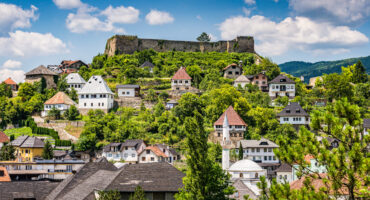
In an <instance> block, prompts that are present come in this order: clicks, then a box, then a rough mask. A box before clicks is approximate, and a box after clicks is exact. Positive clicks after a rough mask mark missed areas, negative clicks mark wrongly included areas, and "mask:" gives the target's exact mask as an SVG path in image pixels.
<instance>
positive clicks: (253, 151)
mask: <svg viewBox="0 0 370 200" xmlns="http://www.w3.org/2000/svg"><path fill="white" fill-rule="evenodd" d="M252 153H254V148H252ZM253 159H254V158H253Z"/></svg>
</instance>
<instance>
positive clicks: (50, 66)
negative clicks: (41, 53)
mask: <svg viewBox="0 0 370 200" xmlns="http://www.w3.org/2000/svg"><path fill="white" fill-rule="evenodd" d="M46 68H48V69H49V70H51V71H53V72H55V73H57V74H61V73H62V72H63V70H62V69H60V67H59V65H47V66H46Z"/></svg>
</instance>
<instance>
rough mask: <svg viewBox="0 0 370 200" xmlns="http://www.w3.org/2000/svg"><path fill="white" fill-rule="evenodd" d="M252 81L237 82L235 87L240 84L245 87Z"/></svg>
mask: <svg viewBox="0 0 370 200" xmlns="http://www.w3.org/2000/svg"><path fill="white" fill-rule="evenodd" d="M249 83H250V82H235V83H234V87H238V85H240V86H241V87H242V88H244V87H245V85H247V84H249Z"/></svg>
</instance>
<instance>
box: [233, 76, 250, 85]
mask: <svg viewBox="0 0 370 200" xmlns="http://www.w3.org/2000/svg"><path fill="white" fill-rule="evenodd" d="M234 82H235V83H237V82H247V83H250V82H251V81H250V80H249V79H248V78H247V77H246V76H244V75H240V76H238V78H236V79H235V81H234Z"/></svg>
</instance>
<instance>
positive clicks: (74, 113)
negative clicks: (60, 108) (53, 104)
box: [64, 105, 80, 121]
mask: <svg viewBox="0 0 370 200" xmlns="http://www.w3.org/2000/svg"><path fill="white" fill-rule="evenodd" d="M78 115H80V113H79V112H78V110H77V108H76V106H74V105H72V106H71V107H69V109H68V110H66V111H65V112H64V118H66V119H68V120H70V121H74V120H76V119H77V117H78Z"/></svg>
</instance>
